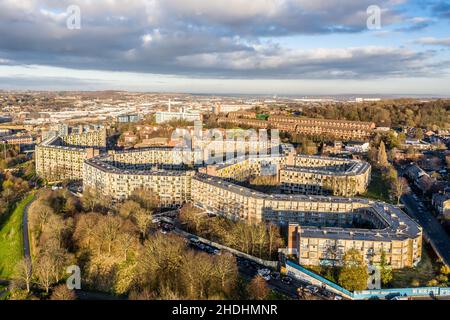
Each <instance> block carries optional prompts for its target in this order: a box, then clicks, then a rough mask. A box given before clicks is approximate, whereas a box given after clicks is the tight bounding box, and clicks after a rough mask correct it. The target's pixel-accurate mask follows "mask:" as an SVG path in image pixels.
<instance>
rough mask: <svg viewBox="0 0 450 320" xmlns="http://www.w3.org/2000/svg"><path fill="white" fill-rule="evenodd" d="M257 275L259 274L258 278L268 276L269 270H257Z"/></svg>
mask: <svg viewBox="0 0 450 320" xmlns="http://www.w3.org/2000/svg"><path fill="white" fill-rule="evenodd" d="M258 274H259V275H260V276H266V275H270V270H269V269H266V268H264V269H259V270H258Z"/></svg>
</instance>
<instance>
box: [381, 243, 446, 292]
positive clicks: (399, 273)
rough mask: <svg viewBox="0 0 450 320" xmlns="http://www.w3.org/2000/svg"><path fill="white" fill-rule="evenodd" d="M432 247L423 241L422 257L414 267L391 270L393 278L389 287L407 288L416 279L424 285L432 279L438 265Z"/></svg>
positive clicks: (420, 284)
mask: <svg viewBox="0 0 450 320" xmlns="http://www.w3.org/2000/svg"><path fill="white" fill-rule="evenodd" d="M432 250H433V249H431V247H430V246H429V245H428V244H426V243H424V248H423V251H422V259H421V261H420V262H419V264H418V265H417V267H415V268H404V269H400V270H394V271H393V272H392V275H393V279H392V282H391V283H390V285H389V287H391V288H409V287H412V285H411V282H412V281H413V280H417V281H418V282H419V286H422V287H423V286H426V285H427V282H428V281H430V280H432V279H433V278H434V277H435V276H436V275H437V274H438V268H439V266H438V265H437V263H436V262H435V261H436V259H435V258H434V257H433V255H434V253H433V252H432Z"/></svg>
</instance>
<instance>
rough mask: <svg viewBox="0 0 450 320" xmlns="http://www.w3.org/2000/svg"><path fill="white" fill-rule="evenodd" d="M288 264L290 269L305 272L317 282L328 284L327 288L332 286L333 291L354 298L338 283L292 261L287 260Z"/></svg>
mask: <svg viewBox="0 0 450 320" xmlns="http://www.w3.org/2000/svg"><path fill="white" fill-rule="evenodd" d="M286 264H287V265H289V266H290V267H292V268H294V269H297V270H298V271H300V272H303V273H304V274H306V275H308V276H310V277H311V278H314V279H316V280H317V281H320V282H322V283H323V284H326V285H327V286H330V287H331V288H333V289H335V290H337V291H339V292H342V293H343V294H344V295H347V296H353V293H352V292H350V291H348V290H346V289H344V288H342V287H341V286H338V285H337V284H336V283H334V282H331V281H330V280H328V279H325V278H324V277H322V276H319V275H318V274H317V273H314V272H312V271H310V270H308V269H305V268H303V267H302V266H299V265H298V264H295V263H293V262H292V261H289V260H287V261H286Z"/></svg>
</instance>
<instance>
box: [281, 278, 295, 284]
mask: <svg viewBox="0 0 450 320" xmlns="http://www.w3.org/2000/svg"><path fill="white" fill-rule="evenodd" d="M281 281H282V282H283V283H285V284H291V283H292V278H290V277H283V278H282V279H281Z"/></svg>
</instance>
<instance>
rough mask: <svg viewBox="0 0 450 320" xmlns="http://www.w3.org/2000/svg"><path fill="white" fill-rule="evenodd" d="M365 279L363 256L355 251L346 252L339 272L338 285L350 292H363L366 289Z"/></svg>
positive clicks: (365, 267)
mask: <svg viewBox="0 0 450 320" xmlns="http://www.w3.org/2000/svg"><path fill="white" fill-rule="evenodd" d="M367 279H368V274H367V266H366V264H365V263H364V259H363V256H362V255H361V254H360V253H359V251H358V250H356V249H350V250H348V251H347V252H346V253H345V255H344V259H343V267H342V269H341V270H340V272H339V279H338V281H339V284H340V285H341V286H343V287H344V288H346V289H348V290H351V291H355V290H364V289H366V288H367Z"/></svg>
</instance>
